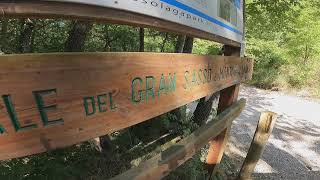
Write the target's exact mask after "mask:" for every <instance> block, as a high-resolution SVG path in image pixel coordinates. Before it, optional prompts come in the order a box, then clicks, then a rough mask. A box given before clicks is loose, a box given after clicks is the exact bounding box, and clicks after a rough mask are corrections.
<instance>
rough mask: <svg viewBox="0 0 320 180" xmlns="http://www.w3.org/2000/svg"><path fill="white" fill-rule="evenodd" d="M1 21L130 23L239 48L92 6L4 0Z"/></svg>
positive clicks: (167, 23)
mask: <svg viewBox="0 0 320 180" xmlns="http://www.w3.org/2000/svg"><path fill="white" fill-rule="evenodd" d="M0 13H1V14H0V16H1V17H2V18H17V17H19V18H26V17H33V18H67V19H81V20H91V21H97V22H104V23H115V24H127V25H133V26H140V27H150V28H156V29H159V30H162V31H168V32H174V33H178V34H184V35H188V36H192V37H198V38H203V39H207V40H212V41H216V42H219V43H222V44H227V45H231V46H237V47H240V43H239V42H236V41H233V40H230V39H227V38H224V37H222V36H218V35H215V34H212V33H208V32H206V31H202V30H199V29H195V28H191V27H188V26H185V25H182V24H178V23H173V22H170V21H166V20H162V19H158V18H154V17H150V16H146V15H142V14H138V13H132V12H128V11H121V10H116V9H112V8H107V7H98V6H91V5H82V4H72V3H65V2H64V3H61V2H43V1H30V2H25V1H23V2H22V1H18V2H17V1H16V2H10V1H2V2H0Z"/></svg>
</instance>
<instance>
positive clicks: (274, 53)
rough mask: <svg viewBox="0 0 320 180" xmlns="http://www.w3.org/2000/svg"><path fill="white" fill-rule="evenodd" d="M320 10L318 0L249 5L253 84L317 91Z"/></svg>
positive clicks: (261, 1) (254, 0) (258, 1)
mask: <svg viewBox="0 0 320 180" xmlns="http://www.w3.org/2000/svg"><path fill="white" fill-rule="evenodd" d="M319 6H320V5H319V2H318V1H316V0H299V1H298V0H281V1H280V0H276V1H264V0H249V1H247V5H246V8H247V19H246V20H247V24H246V33H247V34H246V36H247V55H248V56H250V57H253V58H254V59H255V68H254V70H255V71H254V76H253V80H252V82H251V83H252V84H254V85H257V86H259V87H263V88H272V87H274V86H277V87H280V88H297V89H300V88H309V89H313V90H312V91H316V89H317V88H318V87H319V84H318V82H319V81H320V80H318V79H320V77H319V76H313V75H315V74H316V72H317V69H318V68H317V66H318V63H317V61H318V59H319V57H320V31H319V28H320V20H319V18H318V16H319V14H320V11H319Z"/></svg>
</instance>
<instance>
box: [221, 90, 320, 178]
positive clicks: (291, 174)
mask: <svg viewBox="0 0 320 180" xmlns="http://www.w3.org/2000/svg"><path fill="white" fill-rule="evenodd" d="M240 97H241V98H246V99H247V106H246V109H245V110H244V112H243V113H242V114H241V116H240V117H239V118H238V119H237V120H235V122H234V123H233V126H232V131H231V137H230V140H229V143H228V145H227V150H226V154H227V155H228V156H229V157H230V158H231V159H235V161H236V164H237V167H240V166H241V164H242V161H243V159H244V157H245V156H246V152H247V150H248V148H249V146H250V142H251V140H252V137H253V134H254V131H255V128H256V125H257V122H258V120H259V116H260V112H262V111H266V110H269V111H273V112H276V113H277V114H278V120H277V123H276V125H275V127H274V130H273V133H272V135H271V137H270V139H269V142H268V144H267V146H266V149H265V151H264V153H263V155H262V157H261V159H260V160H259V162H258V165H257V167H256V169H255V171H254V174H253V177H254V178H255V179H288V180H293V179H296V180H304V179H311V180H313V179H314V180H320V101H316V100H308V99H305V98H300V97H295V96H292V95H286V94H284V93H279V92H270V91H264V90H260V89H256V88H252V87H242V89H241V93H240Z"/></svg>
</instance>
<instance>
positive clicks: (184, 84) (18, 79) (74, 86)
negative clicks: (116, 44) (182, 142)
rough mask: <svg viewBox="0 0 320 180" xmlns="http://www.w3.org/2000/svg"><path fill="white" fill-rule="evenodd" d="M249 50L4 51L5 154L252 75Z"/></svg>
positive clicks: (128, 122) (59, 141) (95, 129)
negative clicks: (238, 53) (235, 53)
mask: <svg viewBox="0 0 320 180" xmlns="http://www.w3.org/2000/svg"><path fill="white" fill-rule="evenodd" d="M252 64H253V62H252V60H250V59H247V58H238V57H223V56H196V55H188V54H155V53H142V54H141V53H98V54H97V53H94V54H91V53H65V54H35V55H5V56H0V95H1V99H0V159H1V160H4V159H9V158H15V157H21V156H26V155H30V154H35V153H39V152H44V151H48V150H52V149H55V148H59V147H65V146H68V145H72V144H75V143H78V142H81V141H85V140H88V139H91V138H94V137H98V136H101V135H105V134H108V133H111V132H114V131H116V130H119V129H122V128H125V127H129V126H132V125H134V124H137V123H140V122H142V121H145V120H148V119H150V118H152V117H155V116H158V115H161V114H163V113H165V112H168V111H170V110H172V109H175V108H177V107H179V106H182V105H185V104H187V103H189V102H192V101H194V100H197V99H199V98H201V97H204V96H206V95H209V94H211V93H214V92H216V91H219V90H221V89H224V88H226V87H229V86H232V85H234V84H238V83H240V82H243V81H245V80H249V79H251V76H252V66H253V65H252Z"/></svg>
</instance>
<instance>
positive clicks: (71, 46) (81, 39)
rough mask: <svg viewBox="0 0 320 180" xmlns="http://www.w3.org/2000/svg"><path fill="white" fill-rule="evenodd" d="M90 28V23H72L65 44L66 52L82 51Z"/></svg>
mask: <svg viewBox="0 0 320 180" xmlns="http://www.w3.org/2000/svg"><path fill="white" fill-rule="evenodd" d="M91 28H92V23H91V22H86V21H74V22H73V26H72V28H71V30H70V31H69V36H68V39H67V41H66V43H65V51H66V52H82V51H84V45H85V40H86V38H87V36H88V33H89V31H90V30H91Z"/></svg>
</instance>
